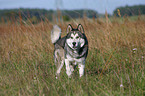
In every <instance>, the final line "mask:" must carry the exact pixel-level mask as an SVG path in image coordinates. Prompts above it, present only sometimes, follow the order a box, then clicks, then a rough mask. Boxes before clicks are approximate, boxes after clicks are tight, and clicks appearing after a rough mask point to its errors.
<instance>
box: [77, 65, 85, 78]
mask: <svg viewBox="0 0 145 96" xmlns="http://www.w3.org/2000/svg"><path fill="white" fill-rule="evenodd" d="M78 67H79V74H80V77H82V76H83V75H84V69H85V64H82V63H80V64H79V65H78Z"/></svg>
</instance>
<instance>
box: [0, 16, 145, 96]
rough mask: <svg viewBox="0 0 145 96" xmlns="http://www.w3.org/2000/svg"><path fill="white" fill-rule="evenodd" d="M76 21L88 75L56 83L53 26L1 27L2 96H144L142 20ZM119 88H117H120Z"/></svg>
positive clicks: (144, 23) (144, 30)
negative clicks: (85, 45)
mask: <svg viewBox="0 0 145 96" xmlns="http://www.w3.org/2000/svg"><path fill="white" fill-rule="evenodd" d="M138 18H139V19H137V20H130V19H129V18H107V19H104V18H102V19H101V18H100V19H97V20H96V19H86V18H85V19H79V20H75V22H74V21H70V22H63V24H58V25H59V26H60V27H61V28H62V32H63V34H62V35H63V36H64V35H65V34H66V32H65V31H66V27H67V24H69V23H70V24H72V25H73V26H74V27H76V26H77V25H76V24H79V23H81V24H82V25H83V26H84V29H85V33H86V35H87V38H88V41H89V56H88V58H87V61H86V75H85V76H84V77H83V78H78V74H77V71H75V73H76V74H77V75H75V74H73V78H72V79H68V78H67V76H66V74H65V69H64V68H63V72H62V74H61V78H60V79H59V80H55V66H54V63H53V45H52V44H51V42H50V31H51V29H52V26H53V23H52V22H49V21H46V22H41V23H39V24H35V25H33V24H32V23H31V22H30V24H26V23H25V22H24V24H19V23H16V22H8V23H7V24H0V94H1V95H75V96H76V95H100V96H102V95H105V96H106V95H136V96H137V95H138V96H141V95H144V94H145V93H144V92H145V91H144V88H145V83H144V82H143V81H145V77H144V72H145V71H144V70H145V68H144V67H145V65H144V64H145V61H144V58H145V38H144V37H145V27H144V26H145V19H144V16H142V17H138ZM121 84H122V85H123V87H120V85H121Z"/></svg>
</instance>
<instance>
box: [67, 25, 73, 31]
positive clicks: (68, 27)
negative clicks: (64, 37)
mask: <svg viewBox="0 0 145 96" xmlns="http://www.w3.org/2000/svg"><path fill="white" fill-rule="evenodd" d="M72 29H73V28H72V26H71V25H70V24H68V26H67V33H69V32H70V31H71V30H72Z"/></svg>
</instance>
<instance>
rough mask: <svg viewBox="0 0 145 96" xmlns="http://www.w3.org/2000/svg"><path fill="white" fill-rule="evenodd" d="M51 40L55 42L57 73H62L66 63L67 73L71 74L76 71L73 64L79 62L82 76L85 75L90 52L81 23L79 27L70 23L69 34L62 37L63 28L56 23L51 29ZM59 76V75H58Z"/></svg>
mask: <svg viewBox="0 0 145 96" xmlns="http://www.w3.org/2000/svg"><path fill="white" fill-rule="evenodd" d="M51 41H52V43H53V44H54V47H55V48H54V61H55V65H56V66H57V71H56V75H57V76H58V75H59V74H60V71H61V68H62V67H63V65H64V63H65V65H66V74H67V75H68V77H70V76H71V74H72V72H73V71H74V67H73V65H75V66H76V65H77V64H78V68H79V75H80V77H81V76H83V75H84V68H85V60H86V57H87V54H88V40H87V38H86V36H85V33H84V29H83V27H82V25H81V24H79V25H78V27H77V29H74V28H72V26H71V25H70V24H69V25H68V27H67V35H66V36H65V37H63V38H61V29H60V28H59V27H58V26H57V25H55V26H53V30H52V31H51ZM56 78H57V77H56Z"/></svg>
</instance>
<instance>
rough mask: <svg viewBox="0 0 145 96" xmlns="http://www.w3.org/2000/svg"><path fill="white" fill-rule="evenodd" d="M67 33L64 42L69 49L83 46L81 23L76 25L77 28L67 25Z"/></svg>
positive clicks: (77, 48)
mask: <svg viewBox="0 0 145 96" xmlns="http://www.w3.org/2000/svg"><path fill="white" fill-rule="evenodd" d="M67 33H68V34H67V39H66V43H67V44H68V46H69V47H70V48H71V49H73V50H79V49H80V48H81V47H83V46H84V44H85V40H84V30H83V27H82V25H78V28H77V29H73V28H72V26H71V25H68V28H67Z"/></svg>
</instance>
